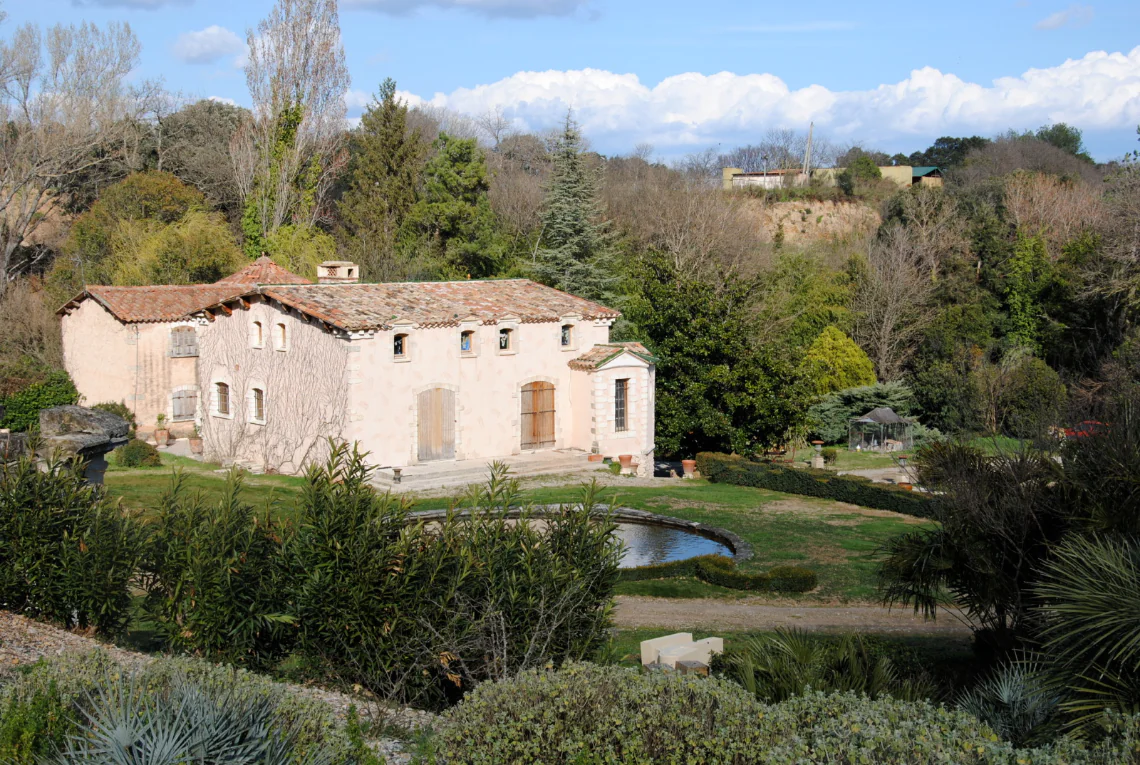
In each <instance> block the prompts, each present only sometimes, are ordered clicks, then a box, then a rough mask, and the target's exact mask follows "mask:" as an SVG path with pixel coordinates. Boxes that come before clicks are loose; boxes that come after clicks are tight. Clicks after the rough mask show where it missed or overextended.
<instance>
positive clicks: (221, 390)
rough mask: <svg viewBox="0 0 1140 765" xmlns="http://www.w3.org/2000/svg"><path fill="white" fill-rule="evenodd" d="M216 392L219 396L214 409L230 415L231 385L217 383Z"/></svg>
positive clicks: (219, 412)
mask: <svg viewBox="0 0 1140 765" xmlns="http://www.w3.org/2000/svg"><path fill="white" fill-rule="evenodd" d="M214 392H215V393H216V397H217V402H216V405H215V408H214V411H216V412H217V413H218V414H225V415H228V414H229V413H230V386H229V385H227V384H226V383H223V382H220V383H216V384H215V385H214Z"/></svg>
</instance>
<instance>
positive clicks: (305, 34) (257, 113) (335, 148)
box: [231, 0, 350, 235]
mask: <svg viewBox="0 0 1140 765" xmlns="http://www.w3.org/2000/svg"><path fill="white" fill-rule="evenodd" d="M246 39H247V43H248V45H249V62H248V63H247V64H246V69H245V74H246V83H247V84H248V86H249V93H250V96H251V98H252V100H253V114H252V115H251V116H250V118H249V119H248V120H247V121H246V123H245V124H244V125H243V126H242V127H241V129H240V130H239V131H238V133H237V135H236V136H235V137H234V141H233V144H232V146H231V156H232V159H233V162H234V168H235V172H236V176H237V181H238V186H239V188H240V189H241V192H242V196H243V198H245V199H246V200H247V203H248V202H249V201H250V200H252V201H253V204H254V208H255V209H256V211H257V214H258V218H259V221H260V227H261V233H262V235H266V234H269V233H271V232H273V231H276V230H277V229H278V228H279V227H281V226H282V225H284V224H286V223H292V222H298V223H306V224H313V223H315V222H317V221H318V220H320V219H321V218H322V217H323V216H324V214H325V212H326V210H325V205H324V201H325V198H326V196H327V194H328V191H329V189H330V188H331V187H332V184H333V182H334V180H335V178H336V175H337V173H338V172H339V171H340V170H341V169H342V168H343V166H344V161H345V158H344V156H343V155H344V152H343V147H342V143H343V140H344V128H345V114H346V106H345V102H344V94H345V92H346V91H347V90H348V86H349V82H350V81H349V75H348V67H347V66H346V64H345V59H344V45H343V44H342V42H341V36H340V21H339V19H338V16H337V7H336V0H278V3H277V5H275V6H274V8H273V10H272V11H271V12H270V14H269V16H268V17H267V18H265V19H263V20H262V21H261V22H260V23H259V24H258V25H257V30H256V32H255V31H254V30H252V29H251V30H249V31H248V32H247V33H246Z"/></svg>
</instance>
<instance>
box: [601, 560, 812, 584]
mask: <svg viewBox="0 0 1140 765" xmlns="http://www.w3.org/2000/svg"><path fill="white" fill-rule="evenodd" d="M735 567H736V561H734V560H733V559H732V558H729V557H727V556H724V555H700V556H697V557H695V558H688V559H686V560H678V561H672V562H670V563H658V564H655V565H651V566H638V567H636V568H625V569H622V570H621V577H620V578H621V580H622V581H623V582H640V581H644V580H646V579H667V578H671V577H677V576H695V577H697V578H698V579H700V580H701V581H703V582H707V583H709V584H715V585H718V586H720V587H728V588H729V589H733V590H760V591H764V592H807V591H809V590H814V589H815V585H816V576H815V572H814V571H811V570H809V569H806V568H800V567H797V566H777V567H776V568H773V569H771V570H770V571H768V572H767V573H759V574H745V573H741V572H739V571H736V570H735Z"/></svg>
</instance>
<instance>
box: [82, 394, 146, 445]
mask: <svg viewBox="0 0 1140 765" xmlns="http://www.w3.org/2000/svg"><path fill="white" fill-rule="evenodd" d="M91 408H92V409H102V410H103V411H104V412H110V413H111V414H114V415H118V416H119V417H122V418H123V419H124V420H126V421H127V424H128V425H129V426H130V430H128V431H127V435H128V436H130V437H131V438H134V437H135V429H136V428H138V426H139V423H138V421H137V420H135V413H134V412H132V411H131V409H130V407H128V406H127V405H126V404H124V403H122V402H119V401H103V402H101V403H98V404H92V405H91Z"/></svg>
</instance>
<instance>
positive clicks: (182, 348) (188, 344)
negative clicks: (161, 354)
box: [170, 327, 198, 357]
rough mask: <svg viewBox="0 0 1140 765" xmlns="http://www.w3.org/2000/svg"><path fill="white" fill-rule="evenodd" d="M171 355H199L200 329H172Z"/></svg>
mask: <svg viewBox="0 0 1140 765" xmlns="http://www.w3.org/2000/svg"><path fill="white" fill-rule="evenodd" d="M170 355H171V356H176V357H177V356H197V355H198V330H196V329H195V328H194V327H175V328H174V329H172V330H170Z"/></svg>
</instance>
